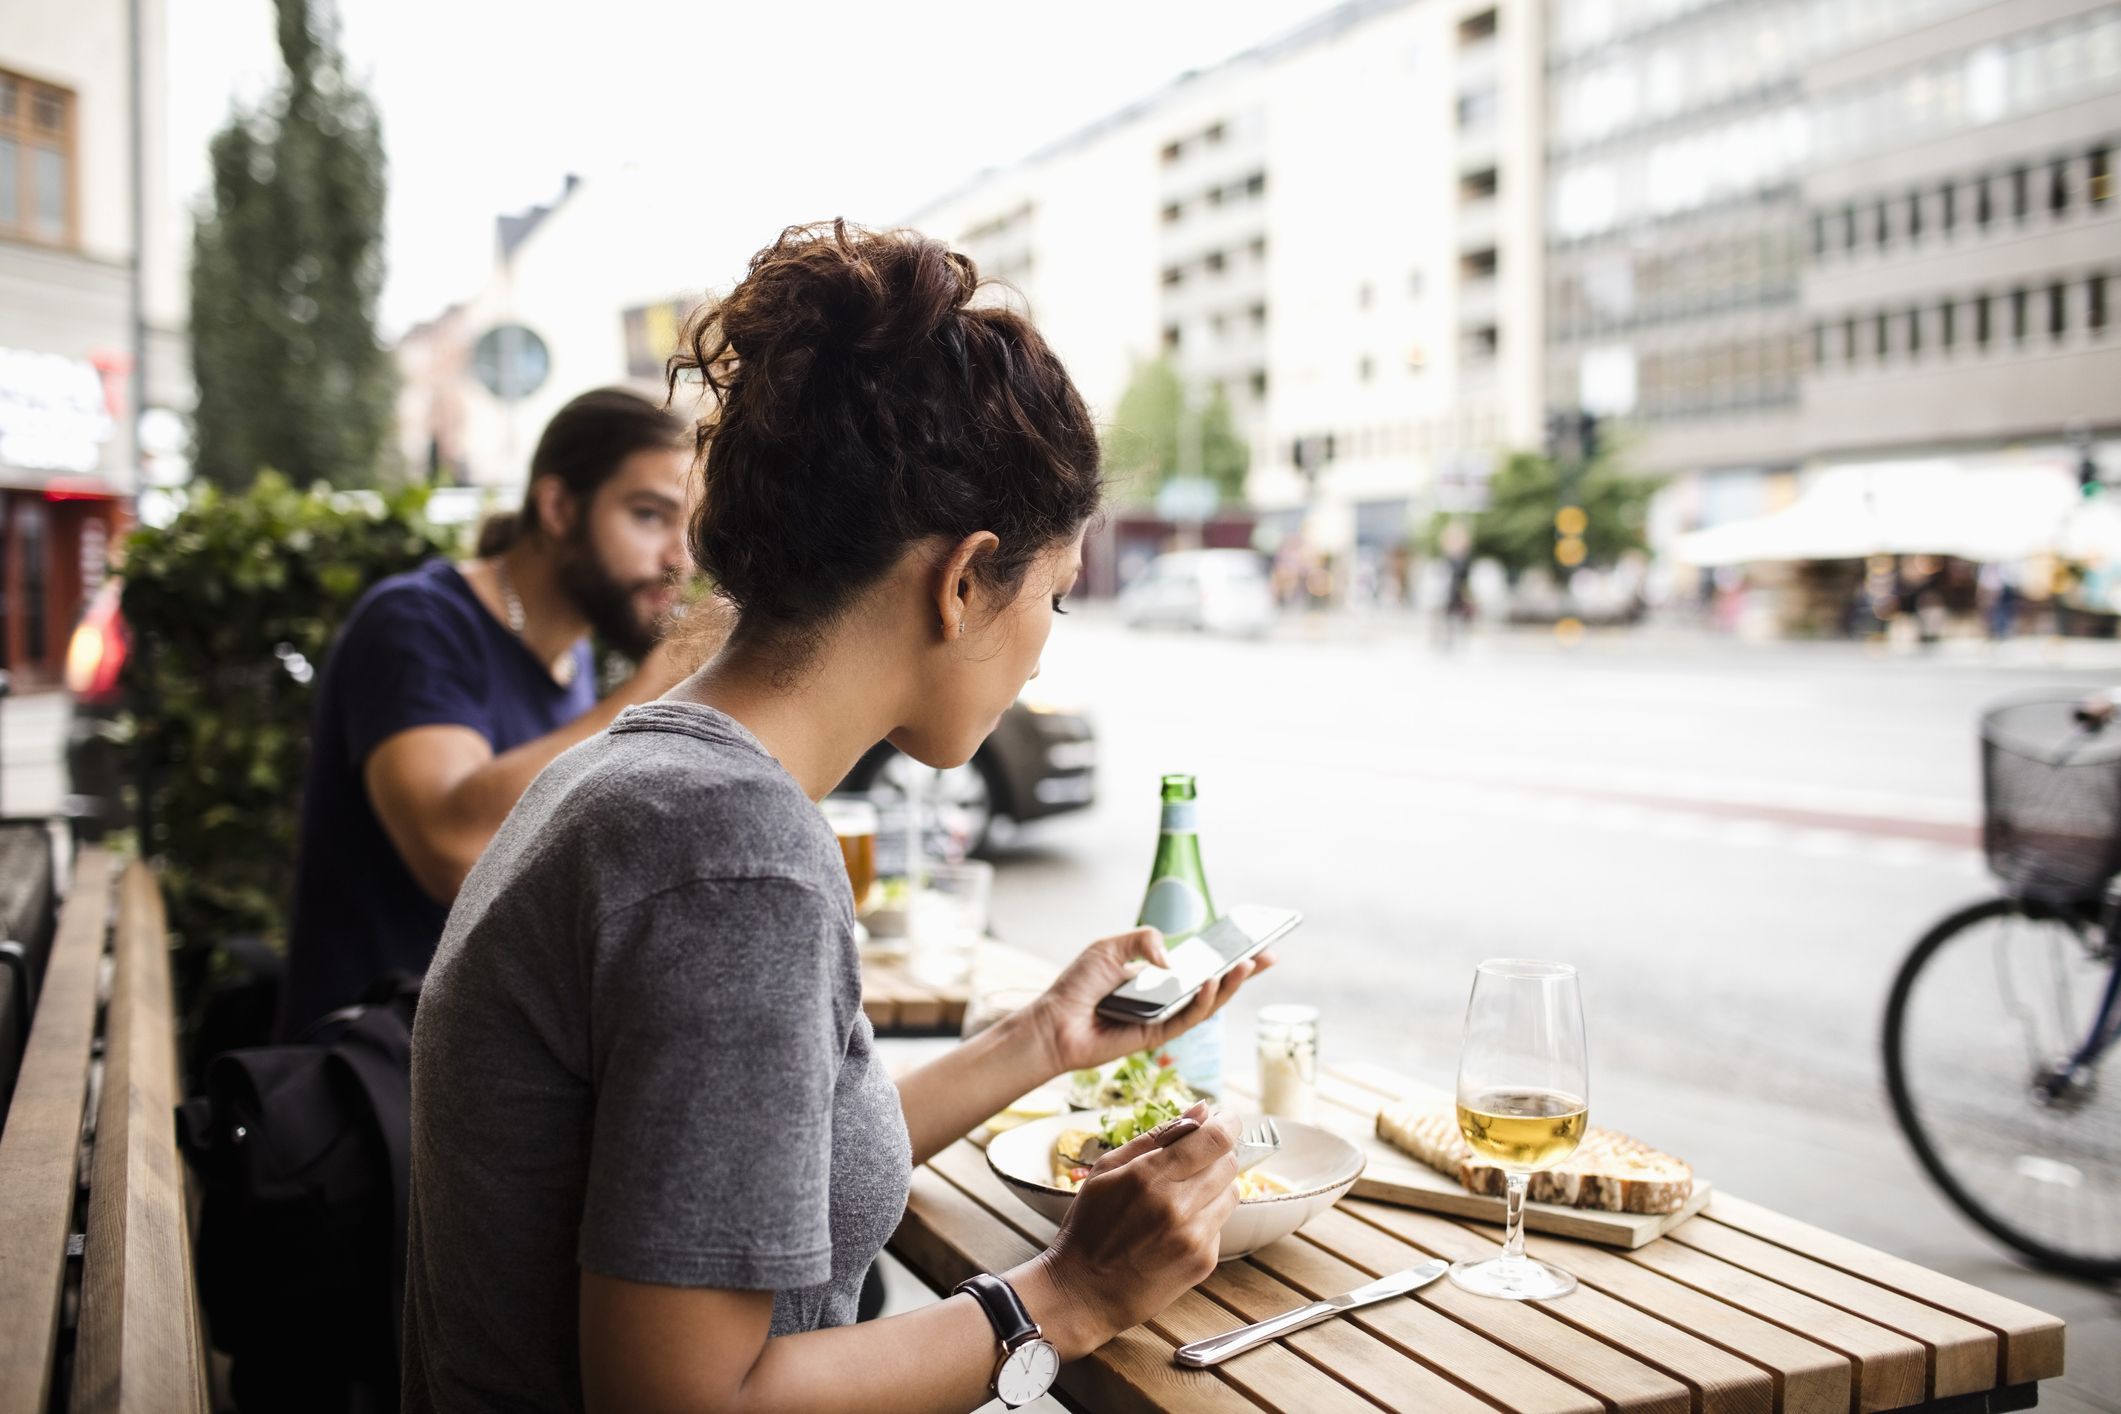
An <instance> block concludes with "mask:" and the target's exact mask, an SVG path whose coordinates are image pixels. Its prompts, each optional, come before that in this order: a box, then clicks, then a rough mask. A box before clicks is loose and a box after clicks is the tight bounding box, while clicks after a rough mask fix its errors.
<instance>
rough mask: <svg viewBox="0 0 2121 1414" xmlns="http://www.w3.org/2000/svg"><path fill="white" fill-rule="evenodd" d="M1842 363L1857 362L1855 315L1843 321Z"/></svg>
mask: <svg viewBox="0 0 2121 1414" xmlns="http://www.w3.org/2000/svg"><path fill="white" fill-rule="evenodd" d="M1841 361H1842V362H1843V363H1854V362H1855V361H1856V316H1855V315H1853V314H1852V315H1850V316H1849V317H1848V318H1846V319H1844V320H1842V321H1841Z"/></svg>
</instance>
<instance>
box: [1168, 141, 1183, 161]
mask: <svg viewBox="0 0 2121 1414" xmlns="http://www.w3.org/2000/svg"><path fill="white" fill-rule="evenodd" d="M1185 155H1186V145H1185V144H1184V143H1182V142H1167V143H1165V144H1164V165H1165V166H1166V167H1168V166H1170V165H1171V164H1172V163H1174V162H1176V161H1178V160H1179V159H1180V158H1181V157H1184V156H1185Z"/></svg>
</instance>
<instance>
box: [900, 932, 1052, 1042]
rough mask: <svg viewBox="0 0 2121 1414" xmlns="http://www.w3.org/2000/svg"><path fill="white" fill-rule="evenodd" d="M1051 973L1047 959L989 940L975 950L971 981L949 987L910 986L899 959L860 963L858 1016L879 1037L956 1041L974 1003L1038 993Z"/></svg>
mask: <svg viewBox="0 0 2121 1414" xmlns="http://www.w3.org/2000/svg"><path fill="white" fill-rule="evenodd" d="M1056 970H1057V969H1056V968H1055V967H1054V965H1053V964H1052V963H1050V962H1048V961H1047V960H1046V959H1044V958H1042V957H1038V956H1036V955H1034V954H1032V953H1027V952H1025V951H1023V950H1022V949H1021V948H1012V947H1010V946H1009V945H1008V944H1007V943H1002V942H997V941H995V940H994V939H992V938H988V939H986V940H985V941H984V942H982V943H981V944H980V945H979V950H978V952H977V953H976V954H975V956H974V958H973V962H972V976H971V977H970V978H969V979H968V980H967V981H964V982H961V983H958V984H956V985H954V986H949V987H934V986H929V985H928V984H926V983H923V982H920V981H917V980H915V979H914V977H913V975H912V974H911V973H910V972H909V971H908V970H907V965H906V963H905V961H904V960H903V959H884V958H879V957H875V956H872V957H870V958H867V959H865V960H864V961H863V963H862V1011H863V1012H864V1013H865V1014H866V1015H867V1016H868V1018H869V1025H870V1026H871V1027H872V1028H873V1029H874V1030H875V1031H876V1034H877V1035H879V1036H955V1035H956V1034H957V1033H958V1029H959V1028H960V1027H961V1026H962V1025H963V1024H964V1021H965V1007H966V1006H967V1004H968V1003H969V1002H970V1001H971V999H972V998H973V997H975V996H978V995H980V994H981V993H985V992H995V991H1002V990H1005V989H1013V988H1019V987H1021V988H1026V989H1028V990H1031V991H1042V990H1044V988H1045V986H1046V984H1047V983H1048V982H1051V981H1052V980H1053V975H1054V972H1055V971H1056Z"/></svg>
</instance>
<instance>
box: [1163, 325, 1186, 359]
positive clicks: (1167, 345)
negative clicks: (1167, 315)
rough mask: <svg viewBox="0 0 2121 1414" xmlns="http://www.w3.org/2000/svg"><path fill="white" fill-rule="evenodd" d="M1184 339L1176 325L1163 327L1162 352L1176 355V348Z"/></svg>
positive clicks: (1182, 333)
mask: <svg viewBox="0 0 2121 1414" xmlns="http://www.w3.org/2000/svg"><path fill="white" fill-rule="evenodd" d="M1184 338H1185V335H1184V332H1183V331H1182V330H1180V328H1179V327H1178V326H1177V325H1176V324H1166V325H1165V326H1164V352H1165V353H1177V352H1178V346H1179V344H1180V343H1181V342H1182V341H1183V339H1184Z"/></svg>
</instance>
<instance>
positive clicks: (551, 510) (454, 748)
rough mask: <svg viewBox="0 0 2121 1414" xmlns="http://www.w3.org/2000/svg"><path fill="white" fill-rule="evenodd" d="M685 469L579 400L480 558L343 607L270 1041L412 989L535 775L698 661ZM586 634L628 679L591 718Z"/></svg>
mask: <svg viewBox="0 0 2121 1414" xmlns="http://www.w3.org/2000/svg"><path fill="white" fill-rule="evenodd" d="M690 451H691V449H690V446H689V444H688V435H687V432H686V429H685V427H684V425H683V424H682V423H681V422H680V421H679V420H678V419H677V418H675V417H672V416H671V415H670V414H668V413H666V412H664V411H663V410H662V409H660V408H658V407H657V406H656V405H655V404H653V403H651V402H649V401H647V400H646V399H644V398H641V397H639V396H638V395H636V394H633V393H629V392H624V391H622V390H618V389H606V390H602V391H598V392H591V393H585V394H583V395H582V396H580V397H578V398H576V399H574V400H573V401H572V402H570V403H568V404H567V405H566V406H565V407H563V408H561V409H560V411H559V412H558V413H556V414H555V415H554V416H553V419H552V421H551V422H550V423H549V424H547V426H546V428H545V431H544V434H543V435H542V436H541V437H540V438H539V441H538V446H537V450H536V451H535V452H534V453H533V454H532V456H531V462H530V485H529V488H528V490H527V492H526V494H525V496H524V499H523V506H522V509H521V510H520V511H519V512H517V513H516V514H515V516H514V517H513V518H512V519H507V518H504V519H500V520H497V521H490V522H489V523H488V524H487V525H486V526H485V527H483V528H482V530H481V536H480V539H481V544H480V549H481V552H482V553H481V555H480V557H479V558H477V559H473V560H470V561H466V562H463V563H453V562H451V561H449V560H446V559H436V560H432V561H430V562H428V563H427V564H425V565H422V566H421V567H420V568H419V569H417V570H414V571H412V572H410V573H408V574H402V575H397V576H395V577H393V578H391V579H387V580H385V581H383V582H382V583H381V584H378V585H377V586H375V588H373V589H371V590H370V591H369V592H368V593H367V594H366V595H365V596H363V598H362V599H361V601H360V603H359V604H357V605H356V606H355V607H354V611H353V613H352V614H351V615H350V616H349V617H348V619H347V621H346V624H345V626H344V627H343V628H342V629H341V630H340V632H339V636H338V638H337V640H336V641H335V642H334V644H333V646H332V650H331V655H330V657H329V658H328V659H327V660H326V663H325V666H324V673H323V676H322V679H321V680H320V681H319V683H318V685H317V699H316V707H315V715H314V721H313V725H312V736H311V745H310V761H309V772H308V778H307V781H306V783H305V787H304V791H303V799H302V816H301V838H300V845H299V850H298V859H297V863H296V869H295V899H294V915H293V920H292V924H291V927H290V934H291V937H290V944H289V950H288V970H287V983H286V987H285V990H284V992H283V994H282V996H281V1001H280V1011H279V1022H278V1026H277V1031H278V1033H279V1035H280V1037H281V1038H282V1039H283V1040H291V1039H294V1038H297V1037H299V1036H300V1035H301V1033H302V1032H303V1031H304V1030H305V1029H306V1028H307V1027H308V1026H309V1025H310V1024H311V1023H312V1022H314V1021H315V1020H317V1019H318V1018H319V1017H322V1016H324V1015H326V1014H327V1013H329V1012H332V1011H334V1010H336V1009H337V1008H340V1007H343V1006H346V1005H348V1004H350V1003H352V1002H355V1001H357V1000H359V999H360V998H361V997H362V996H363V995H364V994H366V993H367V992H369V991H370V989H371V988H373V987H375V986H376V985H377V984H378V983H380V982H382V981H383V980H384V979H386V978H388V977H391V976H393V975H397V974H417V973H420V972H422V971H424V970H425V969H426V967H427V963H428V960H429V958H430V957H431V956H432V955H433V953H434V947H435V943H436V942H437V941H438V940H439V939H440V938H441V936H442V925H443V923H444V921H445V920H446V919H447V918H448V915H449V904H450V901H451V900H452V899H454V898H455V897H456V892H457V887H458V885H460V884H461V883H462V882H463V880H464V876H465V875H466V874H467V873H469V872H470V870H471V866H472V863H473V862H474V861H475V860H477V858H478V857H479V854H480V852H481V851H482V850H484V849H485V848H486V845H487V842H488V841H490V840H491V839H492V838H493V836H494V832H495V831H496V830H498V829H499V828H500V826H501V821H502V820H503V819H505V818H506V817H507V815H508V812H509V810H510V809H511V808H513V806H514V805H515V803H516V800H517V799H518V798H519V797H520V796H521V795H522V794H523V791H524V790H525V789H526V788H527V787H528V786H529V785H530V782H531V781H532V779H533V778H535V777H536V776H537V774H538V772H539V771H541V770H543V769H544V768H545V766H546V764H547V763H549V762H550V761H552V759H553V758H554V757H556V756H558V755H559V754H560V753H561V752H563V751H565V750H566V749H567V748H568V747H570V746H573V745H574V744H575V743H576V742H579V741H583V740H585V739H587V738H588V737H590V736H593V735H595V734H596V733H597V732H599V731H601V730H603V728H604V727H605V726H607V725H608V724H609V723H610V722H611V720H612V719H613V718H614V717H616V716H617V715H618V714H619V712H620V711H621V710H623V709H624V708H625V707H627V706H629V705H631V704H633V703H637V702H646V701H649V700H651V699H653V698H655V697H658V696H660V695H661V694H662V693H663V691H664V690H665V689H666V688H668V687H669V686H670V685H671V684H672V683H674V682H676V681H677V680H678V679H679V678H681V677H683V676H684V674H685V672H686V671H688V670H689V669H690V667H692V666H693V665H694V663H695V662H696V661H697V657H696V656H688V655H698V654H700V653H702V652H704V650H705V646H706V645H704V644H699V643H692V642H691V639H690V637H689V636H688V640H687V643H686V644H680V643H678V642H674V641H672V640H670V639H667V638H666V637H665V636H664V628H665V626H666V623H667V622H668V618H669V615H670V614H671V611H672V610H673V609H675V608H676V607H677V605H678V595H679V592H680V588H681V580H682V577H683V575H684V573H685V571H686V570H687V568H688V563H689V562H688V560H687V557H686V554H685V545H684V519H685V516H684V509H685V506H684V498H685V475H686V470H687V467H688V466H689V464H690ZM592 633H594V634H595V635H596V636H597V637H599V638H601V639H602V640H604V641H605V642H607V643H608V644H610V645H611V646H612V647H613V648H616V649H618V650H620V651H621V652H624V653H626V654H628V655H631V656H633V657H635V658H637V659H638V661H639V667H638V668H637V669H636V670H635V672H634V673H633V675H632V676H631V677H630V678H628V679H627V680H626V681H625V682H624V683H622V684H621V685H620V686H619V687H618V689H617V690H616V691H614V692H613V693H611V695H610V696H608V697H606V698H605V699H604V700H603V701H602V702H601V703H599V702H598V701H597V694H596V666H595V662H594V659H593V656H592V654H591V650H590V638H591V635H592ZM688 644H689V645H690V646H689V648H688Z"/></svg>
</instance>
